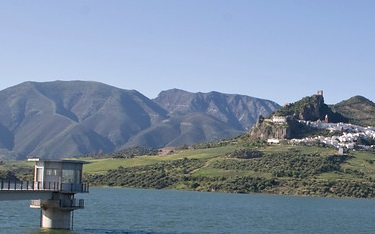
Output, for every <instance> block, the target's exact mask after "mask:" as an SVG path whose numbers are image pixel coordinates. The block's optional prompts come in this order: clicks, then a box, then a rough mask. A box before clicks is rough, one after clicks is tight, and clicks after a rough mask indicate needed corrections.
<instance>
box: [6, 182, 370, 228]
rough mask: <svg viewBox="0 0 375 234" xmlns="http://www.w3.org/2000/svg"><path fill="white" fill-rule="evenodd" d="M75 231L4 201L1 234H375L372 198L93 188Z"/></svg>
mask: <svg viewBox="0 0 375 234" xmlns="http://www.w3.org/2000/svg"><path fill="white" fill-rule="evenodd" d="M77 198H84V199H85V209H83V210H78V211H75V213H74V224H73V225H74V231H48V232H47V231H46V232H43V231H41V230H40V229H39V222H40V219H39V216H40V210H38V209H31V208H29V201H2V202H0V203H1V210H0V222H1V226H0V227H1V228H0V233H30V234H31V233H32V234H39V233H52V234H55V233H56V234H57V233H64V234H76V233H111V234H116V233H130V234H136V233H139V234H148V233H157V234H169V233H171V234H172V233H176V234H177V233H375V200H365V199H334V198H309V197H290V196H275V195H248V194H225V193H201V192H185V191H167V190H140V189H123V188H92V189H91V191H90V193H89V194H84V195H78V196H77Z"/></svg>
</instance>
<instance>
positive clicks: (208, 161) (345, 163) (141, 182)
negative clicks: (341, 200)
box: [84, 142, 375, 198]
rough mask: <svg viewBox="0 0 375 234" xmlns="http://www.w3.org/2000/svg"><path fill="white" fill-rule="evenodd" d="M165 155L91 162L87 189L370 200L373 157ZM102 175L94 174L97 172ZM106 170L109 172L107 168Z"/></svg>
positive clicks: (235, 152)
mask: <svg viewBox="0 0 375 234" xmlns="http://www.w3.org/2000/svg"><path fill="white" fill-rule="evenodd" d="M222 145H224V146H218V145H215V146H217V147H213V146H212V145H210V144H207V145H206V146H207V148H204V147H203V145H200V147H198V148H199V149H189V150H186V149H185V150H184V149H181V150H178V151H176V152H175V153H174V154H172V155H167V156H142V157H134V158H122V159H115V158H113V159H101V160H92V161H91V162H92V163H91V164H89V165H87V166H85V171H84V172H85V173H84V178H85V181H86V182H88V183H90V184H91V185H92V186H122V187H135V188H154V189H184V190H195V191H219V192H234V193H271V194H288V195H306V196H329V197H358V198H374V197H375V191H374V190H375V164H374V161H375V155H374V154H372V153H369V152H359V151H358V152H356V151H353V152H348V153H347V154H345V155H337V151H336V149H333V148H329V147H317V146H290V145H276V146H266V145H264V144H246V143H244V142H243V143H238V144H234V143H233V142H227V144H222ZM103 167H104V168H106V170H99V168H103ZM109 168H110V169H109Z"/></svg>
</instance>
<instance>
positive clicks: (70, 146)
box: [0, 81, 166, 158]
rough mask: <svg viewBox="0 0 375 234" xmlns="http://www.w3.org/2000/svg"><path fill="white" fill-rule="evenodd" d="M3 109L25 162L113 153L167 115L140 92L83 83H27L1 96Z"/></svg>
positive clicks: (2, 121) (1, 114)
mask: <svg viewBox="0 0 375 234" xmlns="http://www.w3.org/2000/svg"><path fill="white" fill-rule="evenodd" d="M0 105H1V106H2V108H3V110H2V111H1V112H0V124H1V125H2V126H4V128H6V129H7V130H8V132H10V133H11V136H12V137H13V139H14V143H13V144H14V147H13V148H12V147H8V149H9V150H14V151H16V152H18V154H19V155H18V157H19V158H24V157H26V156H29V155H32V156H39V157H45V158H60V157H66V156H71V155H77V154H84V153H89V152H95V151H99V150H100V151H106V152H109V151H113V150H115V149H116V148H119V147H121V146H122V145H123V144H125V143H126V142H127V140H128V139H129V138H130V137H132V136H133V135H134V134H137V133H138V132H140V131H142V130H144V129H146V128H148V127H150V126H151V125H152V124H154V123H155V122H158V121H160V120H161V119H164V118H165V115H166V113H165V111H164V110H163V109H162V108H160V107H159V106H158V105H156V104H155V103H153V102H152V101H151V100H149V99H148V98H146V97H145V96H143V95H142V94H140V93H138V92H136V91H128V90H121V89H117V88H114V87H111V86H107V85H104V84H101V83H96V82H81V81H72V82H62V81H56V82H46V83H35V82H26V83H23V84H20V85H18V86H14V87H11V88H9V89H6V90H4V91H2V92H0ZM8 135H9V134H8ZM58 149H60V150H58Z"/></svg>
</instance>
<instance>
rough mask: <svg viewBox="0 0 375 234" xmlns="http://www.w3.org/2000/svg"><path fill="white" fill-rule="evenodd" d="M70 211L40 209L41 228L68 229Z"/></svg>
mask: <svg viewBox="0 0 375 234" xmlns="http://www.w3.org/2000/svg"><path fill="white" fill-rule="evenodd" d="M70 220H71V211H70V210H61V209H58V208H47V209H42V217H41V221H42V222H41V226H42V228H48V229H70Z"/></svg>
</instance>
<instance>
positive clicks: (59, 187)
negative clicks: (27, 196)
mask: <svg viewBox="0 0 375 234" xmlns="http://www.w3.org/2000/svg"><path fill="white" fill-rule="evenodd" d="M0 191H52V192H66V193H88V192H89V185H88V184H74V183H59V182H34V181H32V182H30V181H19V180H10V179H8V180H4V179H1V180H0Z"/></svg>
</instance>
